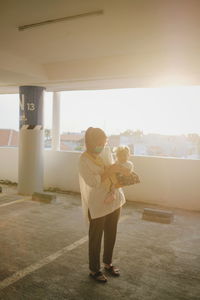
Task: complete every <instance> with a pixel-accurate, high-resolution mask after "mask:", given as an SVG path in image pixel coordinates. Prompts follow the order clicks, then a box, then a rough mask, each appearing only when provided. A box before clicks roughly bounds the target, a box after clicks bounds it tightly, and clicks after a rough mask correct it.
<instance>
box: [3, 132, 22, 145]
mask: <svg viewBox="0 0 200 300" xmlns="http://www.w3.org/2000/svg"><path fill="white" fill-rule="evenodd" d="M18 141H19V132H18V131H16V130H14V129H0V147H17V146H18Z"/></svg>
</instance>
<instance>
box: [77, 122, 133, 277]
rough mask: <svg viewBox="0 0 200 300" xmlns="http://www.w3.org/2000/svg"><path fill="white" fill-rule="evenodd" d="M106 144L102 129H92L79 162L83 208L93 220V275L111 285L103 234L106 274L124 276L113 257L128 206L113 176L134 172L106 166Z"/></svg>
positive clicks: (89, 218) (90, 264)
mask: <svg viewBox="0 0 200 300" xmlns="http://www.w3.org/2000/svg"><path fill="white" fill-rule="evenodd" d="M106 142H107V136H106V134H105V132H104V131H103V130H102V129H100V128H93V127H90V128H88V129H87V131H86V133H85V145H86V151H85V152H84V153H82V154H81V157H80V160H79V181H80V190H81V198H82V206H83V210H84V213H85V216H86V218H87V219H88V220H89V269H90V274H89V275H90V276H91V277H92V278H93V279H95V280H96V281H98V282H102V283H105V282H107V277H106V276H105V275H104V274H103V273H102V272H101V268H100V251H101V241H102V236H103V233H104V252H103V263H104V271H105V272H107V273H109V274H110V275H112V276H119V275H120V271H119V269H118V268H117V267H115V266H113V265H112V255H113V249H114V245H115V240H116V233H117V224H118V220H119V216H120V209H121V207H122V205H123V204H124V203H125V197H124V194H123V191H122V189H121V188H115V183H114V182H113V180H112V177H113V175H114V174H116V173H122V174H127V172H130V171H127V168H125V167H124V166H123V165H121V164H117V163H114V164H113V163H112V164H110V165H107V166H106V165H105V163H104V161H103V159H102V157H101V155H100V154H101V152H102V151H103V149H104V147H105V145H106ZM116 187H117V185H116Z"/></svg>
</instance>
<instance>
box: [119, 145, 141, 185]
mask: <svg viewBox="0 0 200 300" xmlns="http://www.w3.org/2000/svg"><path fill="white" fill-rule="evenodd" d="M129 158H130V149H129V147H128V146H119V147H118V148H117V149H116V159H117V160H116V164H119V165H121V166H123V167H125V168H127V174H126V175H122V174H120V173H117V174H116V177H117V180H118V185H119V186H126V185H131V184H135V183H139V182H140V180H139V177H138V175H137V174H136V173H135V172H134V171H133V169H134V166H133V163H132V162H131V161H130V160H129Z"/></svg>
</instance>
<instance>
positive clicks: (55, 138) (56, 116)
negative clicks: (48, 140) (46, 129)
mask: <svg viewBox="0 0 200 300" xmlns="http://www.w3.org/2000/svg"><path fill="white" fill-rule="evenodd" d="M52 150H53V151H59V150H60V93H59V92H54V93H53V124H52Z"/></svg>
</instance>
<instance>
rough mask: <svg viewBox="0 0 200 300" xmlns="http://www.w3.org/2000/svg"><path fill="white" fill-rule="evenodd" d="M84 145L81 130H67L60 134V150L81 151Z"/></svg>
mask: <svg viewBox="0 0 200 300" xmlns="http://www.w3.org/2000/svg"><path fill="white" fill-rule="evenodd" d="M83 146H84V133H83V132H81V133H80V132H72V133H71V132H67V133H62V134H61V136H60V150H62V151H81V150H83Z"/></svg>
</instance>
